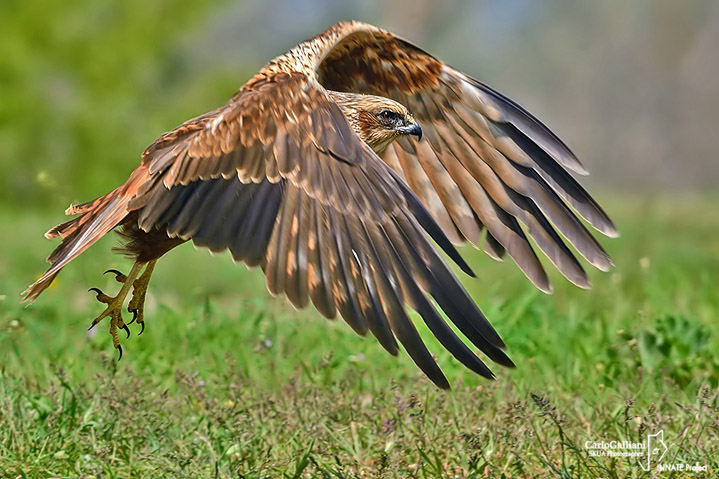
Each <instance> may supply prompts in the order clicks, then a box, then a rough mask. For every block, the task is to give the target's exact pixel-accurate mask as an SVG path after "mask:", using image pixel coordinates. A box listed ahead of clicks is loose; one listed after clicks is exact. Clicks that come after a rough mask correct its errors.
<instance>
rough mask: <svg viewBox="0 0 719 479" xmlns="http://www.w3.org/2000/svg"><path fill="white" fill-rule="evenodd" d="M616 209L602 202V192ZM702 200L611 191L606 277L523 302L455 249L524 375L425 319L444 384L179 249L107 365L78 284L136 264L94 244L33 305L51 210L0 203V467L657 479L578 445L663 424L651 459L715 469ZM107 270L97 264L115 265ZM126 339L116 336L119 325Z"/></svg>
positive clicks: (116, 473) (218, 264) (19, 473)
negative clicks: (459, 351) (141, 318)
mask: <svg viewBox="0 0 719 479" xmlns="http://www.w3.org/2000/svg"><path fill="white" fill-rule="evenodd" d="M605 199H607V200H609V198H605ZM717 199H718V198H716V197H713V198H712V197H695V198H690V197H683V198H647V199H644V200H637V199H629V198H623V199H614V200H610V201H609V210H610V212H611V213H612V215H613V216H614V217H615V219H616V221H617V223H618V226H619V228H620V231H621V232H622V237H621V238H619V239H617V240H606V241H603V243H604V244H605V245H606V246H607V247H608V249H609V251H610V253H611V254H612V257H613V258H614V261H615V264H616V268H615V269H614V270H612V271H611V272H610V273H608V274H602V273H599V272H592V275H591V278H592V280H593V282H594V288H593V289H592V290H590V291H582V290H579V289H578V288H575V287H573V286H571V285H570V284H568V283H567V282H566V281H564V280H562V279H561V278H559V277H558V276H557V275H554V276H553V279H554V283H555V291H556V292H555V294H554V295H552V296H546V295H543V294H541V293H539V292H537V291H536V290H535V289H534V288H533V287H532V286H531V285H530V283H529V282H528V281H527V280H525V279H524V278H523V277H522V276H521V273H519V272H518V270H517V268H516V267H515V266H514V265H513V264H511V263H510V262H509V261H506V262H505V263H495V262H493V261H492V260H490V259H489V258H488V257H486V256H485V255H484V254H482V253H476V252H473V251H472V250H470V249H468V248H465V249H464V250H463V254H465V256H466V257H467V258H468V259H469V261H470V263H471V264H472V265H473V267H474V268H475V271H476V272H477V273H478V279H476V280H471V279H468V280H467V281H465V284H466V285H467V287H468V289H469V290H470V291H471V293H472V294H473V296H474V297H475V298H476V300H477V302H478V304H479V305H480V306H481V307H482V309H483V310H484V311H485V313H486V314H487V316H488V317H489V318H490V320H491V321H492V323H493V324H494V325H495V327H496V328H497V329H498V331H499V332H500V334H501V335H502V336H503V338H504V339H505V341H506V342H507V344H508V345H509V347H510V349H509V353H510V355H511V357H512V358H513V360H514V361H515V363H516V364H517V366H518V367H517V369H515V370H507V369H499V368H494V369H495V372H496V373H497V374H498V378H497V380H496V381H486V380H483V379H481V378H478V377H475V376H473V375H472V374H471V373H470V372H467V371H465V370H464V369H463V368H462V367H461V366H460V365H458V364H457V363H456V362H455V361H454V360H453V359H452V358H451V357H450V356H449V355H448V354H446V353H444V352H443V351H442V350H441V348H440V347H439V345H438V343H437V342H436V341H435V340H433V339H431V338H430V335H429V334H428V332H427V331H426V330H425V329H423V327H421V328H420V329H422V331H421V332H422V334H423V336H424V337H425V338H427V342H428V344H429V347H430V348H431V350H432V351H433V352H435V353H436V354H437V357H438V360H439V362H440V365H441V366H442V367H443V369H444V371H445V373H446V374H447V377H448V378H449V379H450V382H452V384H453V390H452V391H451V392H443V391H439V390H437V389H436V388H435V387H434V386H432V384H431V383H430V382H429V381H428V380H426V379H425V378H424V377H422V375H421V374H420V373H419V371H418V370H417V369H416V368H415V367H414V365H413V364H412V362H411V360H410V359H409V358H408V357H407V355H406V354H404V353H402V354H400V356H399V357H398V358H394V357H392V356H389V355H388V354H386V353H385V352H384V351H383V350H382V349H381V347H380V346H379V345H378V343H377V342H376V341H375V340H374V339H371V338H360V337H358V336H355V335H354V333H353V332H352V331H351V330H350V328H349V327H348V326H347V325H345V324H344V323H342V322H341V321H333V322H328V321H326V320H324V319H322V318H320V317H319V315H317V314H316V313H314V312H312V311H301V312H296V311H294V310H293V309H292V308H291V307H290V306H288V303H287V302H286V301H285V300H283V299H272V298H271V297H270V296H269V294H268V293H266V292H265V291H264V279H263V277H262V275H261V273H260V272H259V271H250V272H248V271H246V270H245V268H244V267H243V266H237V265H234V264H233V263H232V261H231V260H230V259H229V257H228V256H226V255H221V256H219V257H211V256H210V255H209V254H208V253H207V252H205V251H193V249H192V247H191V246H187V245H186V246H183V247H181V248H178V249H177V250H176V251H173V252H171V253H170V254H169V255H168V256H167V257H166V258H164V259H163V260H162V261H161V262H160V263H159V264H158V268H157V270H156V274H155V276H154V278H153V282H152V283H151V285H150V293H149V296H148V312H147V315H148V319H147V329H146V331H145V333H144V334H143V335H142V336H140V337H137V335H136V334H137V332H138V331H137V329H133V331H132V336H131V338H130V339H128V340H123V347H124V351H125V355H124V357H123V359H122V361H120V362H118V361H116V354H115V351H114V350H113V349H112V347H111V343H110V337H109V334H107V325H105V324H104V323H103V324H101V325H100V326H99V327H98V328H96V330H93V331H91V332H89V333H88V332H86V331H85V330H86V328H87V326H88V324H89V321H90V320H91V319H92V317H94V315H95V314H97V313H98V312H99V310H100V309H101V307H100V305H99V304H97V303H96V302H95V301H94V299H93V295H92V294H90V293H87V292H86V290H87V288H88V287H90V286H99V287H101V288H103V289H107V290H108V291H113V288H116V287H117V284H116V283H113V282H112V278H110V277H107V276H104V277H103V276H102V271H104V270H105V269H107V268H110V267H115V268H119V269H123V270H127V269H128V267H129V265H128V264H127V262H126V261H124V260H122V259H121V258H120V257H118V256H116V255H112V254H111V253H110V252H109V249H110V248H111V247H112V246H113V245H114V242H115V241H116V239H115V238H108V239H106V240H103V241H102V242H101V243H99V244H98V245H97V246H95V247H93V248H92V249H91V250H90V251H88V253H86V254H85V255H83V256H82V257H81V258H79V259H78V260H77V261H75V262H73V263H72V264H71V265H70V266H69V267H68V268H67V270H66V271H64V272H63V274H62V275H61V276H60V278H59V281H58V282H57V284H56V285H55V286H54V287H53V288H52V289H50V290H49V291H47V292H46V293H45V294H44V295H43V296H42V297H41V298H40V299H39V300H38V301H37V303H35V304H34V305H32V306H31V307H29V308H27V309H26V308H24V307H23V306H21V305H19V304H18V299H19V295H18V294H19V292H20V291H22V289H24V287H25V286H26V285H27V284H28V283H30V282H31V281H32V280H33V279H34V278H35V277H36V276H37V275H38V274H40V273H41V272H42V269H43V266H44V264H43V263H42V258H43V257H44V255H45V254H47V252H49V250H50V249H51V244H50V242H48V241H46V240H44V239H43V238H42V236H41V233H42V232H44V231H45V230H46V229H48V228H49V227H50V226H52V225H53V224H55V223H56V222H58V221H59V220H60V219H61V218H60V217H59V216H57V215H47V214H42V215H40V214H33V213H32V212H30V211H27V212H24V214H23V215H19V214H18V212H17V211H10V209H9V208H3V209H0V225H2V228H3V232H4V234H3V235H2V236H1V237H0V251H2V256H0V295H2V296H0V477H10V478H16V477H19V478H25V477H27V478H36V477H37V478H45V477H81V478H90V477H97V478H99V477H107V478H111V477H118V478H119V477H122V478H127V477H153V478H160V477H168V478H169V477H172V478H174V477H198V478H199V477H219V478H230V477H232V478H234V477H271V478H275V477H324V478H353V477H398V478H399V477H423V478H424V477H427V478H430V477H604V478H623V477H655V475H658V474H657V473H656V472H650V473H646V472H644V471H642V469H640V468H639V467H638V464H637V461H636V460H634V459H627V458H614V459H610V458H606V457H593V456H590V455H589V453H588V451H587V450H586V449H585V447H584V444H585V442H586V441H589V440H591V441H601V440H604V441H611V440H624V439H626V440H631V441H633V442H640V441H643V440H645V439H646V436H647V434H648V433H655V432H658V430H664V438H665V443H666V444H667V446H668V447H669V451H668V453H667V456H666V457H665V458H664V460H663V463H664V464H673V463H686V464H692V465H694V464H698V465H707V466H708V468H709V471H708V472H707V473H689V474H687V473H686V472H685V473H679V472H664V473H662V474H661V477H663V478H664V477H666V478H671V477H677V478H679V477H712V476H713V475H714V474H715V473H716V472H715V471H717V470H719V444H718V441H717V439H718V436H719V400H718V399H717V386H718V382H719V355H717V353H716V351H719V330H718V328H717V323H716V320H717V312H718V311H719V294H718V292H717V284H716V283H717V279H719V278H718V272H719V217H718V216H717V215H711V214H707V213H706V211H707V205H712V204H717ZM108 276H110V275H108ZM123 336H124V335H123Z"/></svg>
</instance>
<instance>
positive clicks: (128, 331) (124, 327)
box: [121, 324, 130, 338]
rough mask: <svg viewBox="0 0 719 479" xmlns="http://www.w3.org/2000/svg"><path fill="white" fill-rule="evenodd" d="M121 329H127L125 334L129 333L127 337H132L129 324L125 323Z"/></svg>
mask: <svg viewBox="0 0 719 479" xmlns="http://www.w3.org/2000/svg"><path fill="white" fill-rule="evenodd" d="M121 329H123V330H125V334H127V337H128V338H129V337H130V328H128V327H127V324H123V325H122V328H121Z"/></svg>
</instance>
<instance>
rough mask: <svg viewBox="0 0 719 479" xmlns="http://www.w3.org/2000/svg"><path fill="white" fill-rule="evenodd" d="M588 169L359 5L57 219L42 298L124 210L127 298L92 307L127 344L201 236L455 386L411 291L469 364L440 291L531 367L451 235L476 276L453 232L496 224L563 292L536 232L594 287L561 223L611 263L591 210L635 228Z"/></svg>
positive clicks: (493, 352) (118, 222)
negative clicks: (164, 264)
mask: <svg viewBox="0 0 719 479" xmlns="http://www.w3.org/2000/svg"><path fill="white" fill-rule="evenodd" d="M422 133H424V138H425V139H424V140H421V141H418V140H420V139H421V138H422ZM410 135H414V136H416V137H417V138H416V139H410V138H409V136H410ZM570 171H572V172H575V173H578V174H586V171H585V170H584V168H583V167H582V166H581V164H580V163H579V161H578V160H577V159H576V157H575V156H574V154H573V153H572V152H571V151H570V150H569V149H568V148H567V147H566V146H565V145H564V143H562V142H561V140H559V139H558V138H557V137H556V136H555V135H554V134H553V133H552V132H550V131H549V129H547V128H546V127H545V126H544V125H542V124H541V123H540V122H539V121H538V120H536V119H535V118H534V117H532V116H531V115H530V114H529V113H527V112H526V111H525V110H523V109H522V108H521V107H520V106H518V105H517V104H515V103H513V102H512V101H511V100H509V99H507V98H505V97H503V96H502V95H501V94H499V93H497V92H496V91H494V90H492V89H491V88H489V87H488V86H486V85H484V84H482V83H480V82H479V81H477V80H475V79H473V78H471V77H469V76H467V75H465V74H463V73H461V72H459V71H458V70H455V69H454V68H452V67H450V66H448V65H445V64H444V63H442V62H441V61H440V60H438V59H436V58H434V57H432V56H431V55H429V54H427V53H425V52H424V51H422V50H420V49H419V48H417V47H415V46H414V45H411V44H410V43H408V42H406V41H404V40H401V39H399V38H397V37H396V36H394V35H393V34H391V33H389V32H386V31H384V30H381V29H379V28H376V27H373V26H371V25H367V24H364V23H359V22H343V23H339V24H337V25H334V26H333V27H331V28H329V29H328V30H327V31H325V32H323V33H321V34H320V35H317V36H315V37H313V38H311V39H309V40H307V41H305V42H303V43H301V44H300V45H298V46H297V47H295V48H293V49H292V50H290V51H289V52H288V53H286V54H284V55H282V56H280V57H278V58H276V59H275V60H272V61H271V62H270V63H268V64H267V65H266V66H265V67H264V68H263V69H262V70H260V72H259V73H258V74H257V75H255V76H254V77H253V78H252V79H250V80H249V81H248V82H247V83H245V85H244V86H242V88H241V89H240V90H239V91H238V92H237V94H235V96H234V97H233V98H232V99H231V100H230V101H229V102H228V103H227V104H226V105H225V106H223V107H221V108H218V109H217V110H214V111H211V112H209V113H206V114H204V115H202V116H199V117H197V118H195V119H192V120H190V121H188V122H186V123H185V124H183V125H181V126H180V127H178V128H176V129H175V130H173V131H171V132H169V133H166V134H164V135H163V136H161V137H160V138H159V139H157V141H155V143H153V144H152V145H151V146H150V147H149V148H148V149H147V150H146V151H145V152H144V153H143V155H142V162H141V164H140V166H139V167H138V168H137V169H136V170H135V171H134V172H133V173H132V175H131V176H130V179H129V180H128V181H127V182H126V183H125V184H124V185H122V186H120V187H119V188H117V189H116V190H114V191H112V192H110V193H108V194H107V195H105V196H102V197H100V198H98V199H97V200H95V201H92V202H90V203H86V204H84V205H80V206H74V207H71V208H70V209H68V211H67V213H68V214H78V215H80V216H78V217H77V218H75V219H73V220H71V221H69V222H67V223H64V224H62V225H59V226H57V227H55V228H53V229H52V230H50V231H49V232H48V233H47V237H49V238H53V237H56V236H60V237H61V238H62V244H61V245H60V246H59V247H58V248H57V249H56V250H55V251H54V252H53V253H52V254H51V255H50V257H49V258H48V260H49V262H50V263H51V267H50V269H49V270H48V271H47V272H46V273H45V275H44V276H42V277H41V278H40V279H39V280H38V281H37V282H36V283H34V284H33V285H31V286H30V287H29V288H28V290H27V291H26V292H25V294H26V296H25V300H30V301H34V300H35V299H36V298H37V296H38V295H39V294H40V293H41V292H42V291H43V290H44V289H45V288H46V287H47V286H48V285H49V284H50V283H51V282H52V280H53V279H54V278H55V276H56V275H57V274H58V272H59V271H60V270H61V269H62V268H63V267H64V266H65V265H66V264H67V263H68V262H69V261H71V260H72V259H73V258H75V257H76V256H77V255H78V254H80V253H81V252H83V251H84V250H85V249H86V248H87V247H89V246H90V245H91V244H93V243H94V242H95V241H96V240H97V239H99V238H100V237H101V236H103V235H104V234H106V233H107V232H109V231H110V230H112V229H113V228H115V227H117V226H122V235H123V236H124V237H125V238H126V239H127V242H126V245H125V247H124V252H125V254H127V255H129V256H131V257H132V258H134V259H135V260H136V264H135V266H134V267H133V270H132V271H131V272H130V274H129V275H128V276H127V277H126V276H124V275H121V274H119V272H116V274H117V275H118V280H119V281H120V282H123V288H122V290H121V291H120V293H118V295H117V296H116V297H114V298H110V297H108V296H106V295H104V294H102V293H101V292H100V291H99V290H97V292H98V299H100V301H102V302H105V303H108V308H107V309H106V310H105V312H103V314H101V315H100V316H99V317H98V318H96V319H95V321H93V325H94V324H95V323H97V322H98V321H99V320H101V319H102V318H103V317H105V316H110V317H111V325H110V329H111V333H112V334H113V341H114V344H115V346H116V347H118V348H119V347H120V345H119V340H118V338H117V334H116V330H117V329H118V328H125V329H126V328H127V326H126V325H125V323H124V322H123V319H122V316H121V314H120V313H119V311H120V307H121V306H122V301H123V300H124V299H125V295H127V294H128V292H129V289H130V287H131V286H132V287H133V288H134V293H133V297H132V299H131V301H130V304H129V306H128V309H129V310H130V311H133V312H135V314H136V317H137V321H138V322H142V321H143V318H142V307H143V303H144V294H145V289H146V287H147V282H148V281H149V278H150V274H151V272H152V268H153V267H154V264H155V261H156V260H157V258H159V257H160V256H161V255H163V254H164V253H165V252H167V251H168V250H169V249H171V248H172V247H174V246H176V245H178V244H180V243H182V242H184V241H188V240H192V241H193V242H194V243H195V244H196V245H197V246H204V247H207V248H209V249H210V250H212V251H222V250H227V249H229V250H230V252H231V253H232V256H233V257H234V259H235V260H237V261H244V262H245V263H247V264H248V265H249V266H260V267H261V268H262V270H263V271H264V273H265V275H266V277H267V287H268V288H269V290H270V291H271V292H272V293H274V294H280V293H284V294H285V295H286V296H287V297H288V298H289V300H290V301H291V302H292V304H294V305H295V306H297V307H304V306H307V305H308V304H309V302H310V301H311V302H312V303H313V305H314V306H315V307H316V308H317V310H318V311H319V312H320V313H322V314H323V315H324V316H326V317H328V318H332V317H335V316H336V315H337V314H339V315H341V316H342V317H343V318H344V319H345V320H346V321H347V323H348V324H349V325H350V326H351V327H352V328H353V329H354V330H355V331H357V332H358V333H359V334H366V333H367V331H371V332H372V334H373V335H374V336H375V337H376V338H377V339H378V340H379V342H380V343H381V344H382V346H384V347H385V349H387V350H388V351H389V352H390V353H392V354H397V352H398V345H397V342H396V340H397V339H398V340H399V342H400V343H402V344H403V346H404V347H405V349H406V350H407V351H408V353H409V354H410V356H411V357H412V359H413V360H414V361H415V362H416V363H417V365H418V366H419V367H420V368H421V369H422V370H423V371H424V372H425V373H426V374H427V375H428V376H429V377H430V379H432V381H434V382H435V384H437V385H438V386H440V387H448V382H447V380H446V378H445V377H444V375H443V374H442V372H441V371H440V369H439V368H438V367H437V365H436V364H435V362H434V360H433V359H432V356H431V355H430V353H429V352H428V351H427V349H426V348H425V346H424V344H423V343H422V341H421V339H420V337H419V335H418V333H417V331H416V329H415V327H414V325H413V323H412V321H411V320H410V318H409V316H408V314H407V310H406V306H409V307H410V308H412V309H414V310H415V311H417V312H418V313H419V314H420V315H421V317H422V318H423V320H424V321H425V323H426V324H427V326H428V327H429V328H430V330H431V331H432V332H433V333H434V335H435V336H437V338H438V339H439V341H440V342H441V343H442V345H443V346H444V347H446V348H447V349H448V350H449V351H450V352H451V353H452V354H453V355H454V356H455V357H456V358H457V359H458V360H459V361H461V362H462V363H463V364H465V365H466V366H467V367H469V368H470V369H472V370H473V371H475V372H477V373H478V374H481V375H483V376H485V377H490V378H491V377H493V376H492V373H491V371H490V370H489V369H488V368H487V367H486V366H485V365H484V363H483V362H482V361H481V360H480V359H479V358H478V357H477V356H476V355H475V354H474V353H473V352H472V351H471V350H470V349H469V348H468V347H467V346H466V345H465V344H464V343H463V342H462V341H461V340H460V339H459V338H458V337H457V335H456V334H455V333H454V332H453V331H452V329H451V328H450V327H449V326H448V325H447V324H446V322H445V320H444V319H443V318H442V316H440V314H439V312H438V311H437V309H436V307H435V304H433V302H432V301H431V300H430V298H431V299H433V300H434V303H436V304H437V305H439V307H440V308H441V309H442V310H443V311H444V312H445V314H446V315H447V317H448V318H449V320H450V321H452V322H453V323H454V324H455V326H456V327H457V328H458V329H459V331H461V332H462V334H464V335H465V336H466V337H467V338H468V339H469V341H471V343H472V344H473V345H474V346H476V347H477V348H479V349H480V350H482V351H483V352H484V353H485V354H486V355H487V356H488V357H489V358H490V359H492V360H493V361H495V362H497V363H499V364H502V365H505V366H512V362H511V361H510V360H509V358H508V357H507V356H506V355H505V354H504V352H503V351H502V350H503V349H504V347H505V345H504V343H503V342H502V340H501V339H500V338H499V336H498V335H497V333H496V332H495V331H494V329H493V328H492V326H491V325H490V324H489V322H488V321H487V320H486V319H485V317H484V316H483V315H482V313H481V312H480V311H479V309H478V308H477V306H476V305H475V304H474V302H473V301H472V300H471V299H470V297H469V296H468V294H467V293H466V292H465V290H464V288H463V287H462V286H461V284H460V283H459V281H458V280H457V278H456V277H455V275H454V274H453V273H452V271H451V269H450V268H449V267H448V265H447V264H446V263H445V261H444V259H443V258H442V256H441V255H440V254H439V253H438V251H437V249H436V247H435V245H434V243H433V242H432V240H434V242H435V243H436V244H437V245H438V246H439V247H440V248H441V249H442V250H444V251H445V252H446V253H447V254H448V255H449V257H450V258H451V259H452V260H453V261H454V262H456V263H457V264H458V265H459V266H460V268H461V269H462V270H463V271H464V272H466V273H468V274H471V270H470V269H469V267H468V266H467V265H466V263H464V261H463V260H462V258H461V257H460V256H459V254H458V253H457V251H456V250H455V249H454V247H453V246H452V242H454V243H461V242H463V241H464V240H468V241H469V242H471V243H472V244H474V245H480V242H481V240H482V231H483V230H486V233H485V234H484V240H483V243H482V246H483V248H484V250H485V251H486V252H487V253H488V254H489V255H490V256H492V257H493V258H496V259H500V258H501V257H502V256H503V255H504V253H505V251H506V252H508V253H509V255H510V256H511V257H512V258H513V259H514V260H515V262H516V263H517V264H518V265H519V267H520V268H521V269H522V271H524V273H525V274H526V275H527V277H528V278H529V279H530V280H531V281H532V282H533V283H534V284H535V285H536V286H537V287H538V288H540V289H541V290H543V291H550V290H551V286H550V284H549V280H548V279H547V276H546V273H545V271H544V269H543V267H542V265H541V263H540V262H539V260H538V258H537V256H536V255H535V253H534V251H533V249H532V246H531V244H530V243H529V240H528V237H527V233H528V234H529V236H531V237H532V238H533V239H534V241H535V242H536V244H537V245H538V246H539V248H540V249H541V250H542V251H543V252H544V253H545V254H546V255H547V257H548V258H549V259H550V260H551V261H552V263H554V264H555V266H556V267H557V268H558V269H559V271H561V272H562V274H564V275H565V276H566V277H567V278H568V279H569V280H570V281H572V282H573V283H575V284H577V285H578V286H581V287H588V286H589V281H588V279H587V276H586V274H585V272H584V270H583V268H582V266H581V264H580V262H579V261H578V260H577V259H576V258H575V256H574V255H573V253H572V252H571V250H570V249H569V248H568V247H567V246H566V244H565V243H564V241H563V240H562V238H561V236H560V234H561V235H562V236H564V238H566V240H567V241H568V242H569V243H571V244H572V245H574V247H575V248H576V249H577V251H578V252H579V253H580V254H581V255H582V256H584V258H586V260H587V261H589V263H591V264H592V265H594V266H596V267H597V268H599V269H601V270H607V269H608V268H609V267H610V265H611V261H610V259H609V257H608V255H607V253H606V252H605V251H604V249H602V247H601V246H600V245H599V243H598V242H597V241H596V240H595V239H594V237H593V236H592V235H591V234H590V233H589V231H588V230H587V228H586V227H585V226H584V224H583V223H582V222H581V221H580V220H579V219H578V218H577V216H576V214H575V212H576V213H578V214H579V215H581V216H582V217H584V218H585V219H586V220H587V221H588V222H589V224H591V225H592V226H594V227H595V228H596V229H598V230H599V231H601V232H602V233H604V234H606V235H608V236H616V230H615V228H614V226H613V224H612V222H611V221H610V219H609V218H608V217H607V215H606V214H605V213H604V211H603V210H602V209H601V208H600V207H599V205H598V204H597V203H596V202H595V201H594V200H593V199H592V197H591V196H589V194H588V193H587V192H586V191H585V190H584V189H583V188H582V187H581V186H580V185H579V183H577V181H576V180H575V179H574V178H573V177H572V176H571V175H570V173H569V172H570ZM570 207H571V208H573V209H570ZM520 223H522V224H524V228H523V227H522V226H520ZM525 231H526V232H525ZM430 238H431V239H432V240H431V239H430ZM146 263H147V267H146V269H145V273H144V274H142V275H140V271H141V270H142V268H143V266H144V265H145V264H146ZM142 325H143V328H144V322H143V323H142ZM120 353H121V350H120Z"/></svg>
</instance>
